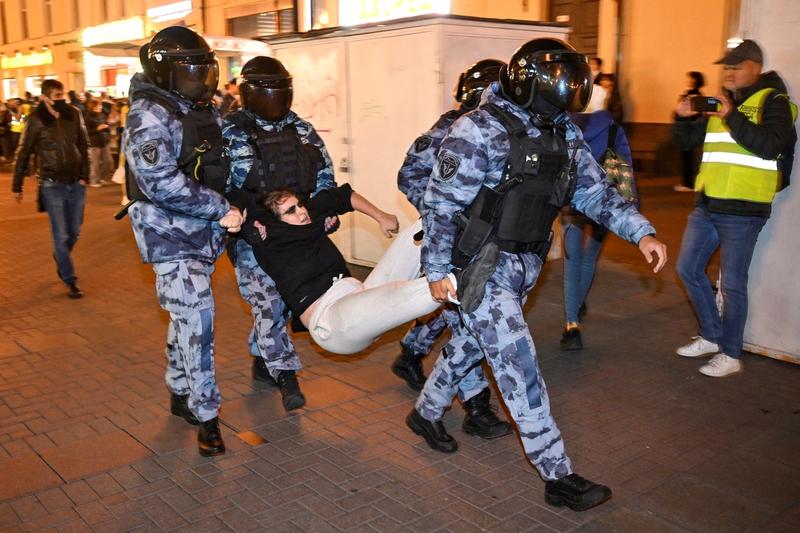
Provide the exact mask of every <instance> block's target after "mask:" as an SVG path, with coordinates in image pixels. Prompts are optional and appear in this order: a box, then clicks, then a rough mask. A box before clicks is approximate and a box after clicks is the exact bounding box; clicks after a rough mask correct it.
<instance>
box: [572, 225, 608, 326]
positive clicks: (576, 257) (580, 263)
mask: <svg viewBox="0 0 800 533" xmlns="http://www.w3.org/2000/svg"><path fill="white" fill-rule="evenodd" d="M589 226H590V227H591V230H592V231H591V233H590V234H589V236H588V237H587V239H586V242H585V243H584V239H583V233H584V232H583V229H584V224H580V223H577V224H572V223H569V224H564V227H563V230H564V233H563V234H564V311H565V313H566V315H567V322H577V321H578V309H579V308H580V306H581V304H583V302H584V300H586V295H587V294H589V287H591V285H592V279H593V278H594V270H595V265H596V263H597V256H598V255H600V247H601V246H602V244H603V238H604V237H605V231H602V230H604V228H603V227H602V226H599V225H596V224H594V223H591V224H589Z"/></svg>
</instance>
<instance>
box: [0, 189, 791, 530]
mask: <svg viewBox="0 0 800 533" xmlns="http://www.w3.org/2000/svg"><path fill="white" fill-rule="evenodd" d="M641 181H642V183H641V185H642V197H643V205H644V211H645V213H646V214H647V215H648V216H650V217H651V219H652V220H653V221H654V222H655V223H656V226H657V227H658V228H659V231H660V234H659V235H660V237H661V238H662V239H663V240H665V242H667V244H668V246H669V247H670V254H671V260H672V261H671V263H670V265H669V266H668V268H667V269H666V271H665V272H664V273H662V274H660V275H658V276H655V275H653V274H652V273H650V272H649V271H648V269H647V265H646V264H645V263H644V261H643V260H642V258H641V256H640V255H639V253H638V251H637V250H636V249H635V248H634V247H632V246H630V245H627V244H625V243H623V242H621V241H620V240H619V239H616V238H609V240H608V242H607V243H606V245H605V250H604V252H603V256H602V259H601V263H600V269H599V272H598V275H597V279H596V280H595V284H594V287H593V289H592V292H591V294H590V296H589V300H588V306H589V314H588V315H587V318H586V322H585V326H584V328H583V335H584V342H585V344H586V346H587V347H586V349H584V350H583V351H581V352H573V353H562V352H559V350H558V341H559V338H560V334H561V327H562V299H561V261H552V262H550V263H549V264H548V265H547V266H546V268H545V271H544V274H543V278H542V279H541V280H540V283H539V286H538V288H537V289H536V290H535V292H534V293H533V294H532V297H531V298H530V302H529V304H528V307H527V315H526V316H527V319H528V321H529V323H530V324H531V326H532V331H533V332H534V336H535V339H536V341H537V348H538V351H539V354H540V365H541V367H542V371H543V373H544V376H545V378H546V380H547V384H548V388H549V391H550V394H551V396H552V404H553V410H554V414H555V417H556V420H557V421H558V424H559V426H560V428H561V430H562V433H563V434H564V436H565V439H566V446H567V450H568V452H569V454H570V456H571V457H572V459H573V462H574V463H575V465H576V468H577V470H578V472H580V473H581V474H582V475H584V476H586V477H589V478H592V479H596V480H598V481H601V482H604V483H607V484H609V485H610V486H611V487H612V488H613V489H614V498H613V499H612V500H611V501H610V502H608V503H607V504H605V505H603V506H601V507H599V508H596V509H593V510H590V511H588V512H585V513H574V512H571V511H569V510H564V509H557V508H552V507H548V506H546V505H545V504H544V501H543V498H542V491H543V487H544V485H543V482H542V481H541V480H540V478H539V477H538V475H537V474H536V472H535V470H534V469H533V468H532V466H531V465H529V464H528V463H527V462H526V461H525V459H524V457H523V454H522V450H521V447H520V444H519V441H518V439H517V438H516V437H507V438H504V439H500V440H495V441H482V440H480V439H477V438H474V437H471V436H467V435H465V434H464V433H463V432H462V431H461V429H460V425H461V420H462V411H461V408H460V407H459V406H458V405H457V402H456V405H455V406H454V407H453V409H452V410H451V411H450V412H449V413H448V414H447V415H446V416H445V424H446V426H447V428H448V430H449V431H451V432H452V433H453V435H454V436H455V438H456V439H457V440H458V441H459V443H460V449H459V451H458V453H456V454H453V455H445V454H441V453H438V452H434V451H431V450H430V449H428V448H427V447H426V446H425V444H424V443H423V441H422V440H421V439H420V438H419V437H417V436H416V435H414V434H413V433H411V432H410V431H409V430H408V429H407V428H406V427H405V425H404V422H403V421H404V417H405V415H406V414H407V412H408V411H409V410H410V409H411V407H412V405H413V401H414V399H415V394H414V393H413V392H412V391H410V390H408V389H406V388H405V386H404V385H403V384H402V383H401V382H400V381H399V380H398V379H397V378H395V377H394V376H393V375H392V374H391V373H390V372H389V365H390V362H391V361H392V360H393V358H394V357H395V356H396V354H397V353H398V346H397V341H398V340H399V338H400V336H401V335H402V333H403V328H399V329H397V330H395V331H393V332H390V333H389V334H387V335H385V336H384V337H382V338H381V339H380V340H379V342H378V343H376V344H375V346H374V347H372V348H370V349H369V350H367V351H365V352H363V353H361V354H357V355H356V356H353V357H343V356H331V355H327V354H325V353H324V352H323V351H322V350H320V349H318V348H316V347H315V346H314V345H313V344H311V343H310V342H309V340H308V336H307V335H303V334H300V335H296V336H295V339H296V343H297V346H298V349H299V351H300V353H301V356H302V359H303V361H304V363H305V365H306V366H305V369H304V370H303V371H302V372H301V373H300V383H301V386H302V388H303V390H304V391H305V393H306V395H307V396H308V400H309V401H308V406H307V407H306V408H304V409H301V410H299V411H296V412H293V413H292V414H286V413H285V412H284V411H283V409H282V407H281V404H280V397H279V393H278V391H277V389H275V388H274V387H270V386H265V385H262V384H258V383H255V382H253V381H252V380H251V378H250V359H249V357H248V354H247V349H246V337H247V334H248V331H249V314H248V310H247V308H246V307H245V305H244V304H243V303H242V301H241V299H240V298H239V296H238V294H237V291H236V286H235V281H234V276H233V272H232V269H231V267H230V264H229V263H228V261H227V259H226V258H222V259H221V260H220V261H219V263H218V270H217V273H216V274H215V284H214V291H215V296H216V301H217V308H218V312H217V322H216V327H217V343H216V348H217V368H218V379H219V384H220V387H221V389H222V394H223V398H224V400H223V410H222V415H221V419H222V422H223V431H224V436H225V442H226V444H227V446H228V453H227V454H225V455H224V456H221V457H217V458H202V457H200V456H199V455H198V454H197V450H196V440H195V439H196V436H195V435H196V433H195V429H194V428H192V427H190V426H188V425H186V424H185V423H184V422H183V421H182V420H179V419H176V418H175V417H173V416H170V414H169V412H168V395H167V391H166V389H165V387H164V385H163V372H164V355H163V344H164V340H165V334H166V327H165V326H166V317H165V316H164V314H163V313H162V312H161V311H160V309H159V308H158V305H157V304H156V301H155V291H154V287H153V273H152V269H151V268H150V267H148V266H144V265H142V264H141V263H140V261H139V259H138V254H137V252H136V246H135V243H134V241H133V237H132V234H131V231H130V227H129V224H128V222H127V221H123V222H116V221H114V220H113V219H112V214H113V213H114V211H115V210H116V209H117V203H118V199H119V198H118V190H117V189H116V188H113V189H112V188H103V189H90V190H88V197H89V200H88V206H87V211H86V222H85V224H84V226H83V232H82V236H81V239H80V241H79V242H78V245H77V247H76V250H75V253H74V258H75V262H76V268H77V272H78V275H79V276H80V286H81V288H82V289H83V290H84V292H85V297H84V298H83V299H81V300H77V301H73V300H70V299H68V298H67V297H66V291H65V290H64V287H63V286H62V285H61V283H60V282H59V281H58V280H57V277H56V275H55V272H54V265H53V262H52V259H51V241H50V235H49V226H48V222H47V218H46V216H44V215H43V214H37V213H36V212H35V208H34V205H35V203H34V200H35V187H34V186H33V185H32V184H30V183H28V191H27V193H26V197H25V201H24V202H23V203H22V204H19V205H17V204H15V203H14V202H13V201H12V199H11V195H10V194H9V192H8V191H9V190H10V177H9V175H8V174H0V190H3V191H6V192H4V193H3V194H0V208H1V209H2V214H0V248H1V249H2V250H3V253H2V255H0V279H2V287H3V290H2V298H0V316H2V318H3V319H2V321H0V473H2V475H0V530H2V531H23V530H25V531H32V530H53V531H55V530H57V531H86V530H94V531H128V530H135V531H149V530H179V531H182V530H185V531H193V532H196V531H216V530H233V531H276V532H282V531H287V532H288V531H315V532H316V531H453V532H459V533H462V532H469V531H498V532H506V531H795V532H796V531H798V530H799V529H800V527H798V524H800V461H798V459H797V457H798V455H797V450H798V449H800V394H798V391H800V368H798V367H796V366H793V365H790V364H788V363H783V362H779V361H775V360H771V359H768V358H764V357H759V356H754V355H746V356H745V357H744V364H745V371H744V372H743V373H742V374H740V375H738V376H735V377H731V378H727V379H722V380H713V379H711V378H706V377H704V376H702V375H700V374H699V373H698V372H697V368H698V367H699V366H700V362H698V361H693V360H687V359H684V358H680V357H677V356H675V355H674V351H673V350H674V348H675V347H676V346H677V345H679V344H681V343H683V342H685V341H686V339H688V337H689V336H691V335H693V334H695V331H696V324H695V319H694V317H693V315H692V312H691V310H690V308H689V306H688V304H687V303H686V300H685V297H684V294H683V292H682V290H681V289H680V285H679V283H678V282H677V279H676V277H675V273H674V259H675V258H676V257H677V252H678V247H679V243H680V236H681V232H682V229H683V226H684V224H685V216H686V214H687V213H688V211H689V210H690V208H691V202H692V200H691V198H690V196H691V195H680V194H678V193H673V192H672V190H671V186H672V185H673V184H674V183H675V180H674V179H673V180H667V179H660V178H659V179H648V180H641ZM787 326H788V325H787ZM432 363H433V361H432V360H430V358H429V360H428V361H426V368H430V365H431V364H432ZM494 402H495V403H496V399H495V400H494Z"/></svg>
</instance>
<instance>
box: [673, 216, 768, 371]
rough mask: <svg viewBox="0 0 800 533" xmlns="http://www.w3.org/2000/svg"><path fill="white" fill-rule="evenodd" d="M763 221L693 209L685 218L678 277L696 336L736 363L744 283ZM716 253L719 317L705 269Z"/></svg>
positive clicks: (743, 314) (743, 316)
mask: <svg viewBox="0 0 800 533" xmlns="http://www.w3.org/2000/svg"><path fill="white" fill-rule="evenodd" d="M766 222H767V217H749V216H741V215H723V214H719V213H709V212H708V211H706V209H705V208H704V207H697V208H695V210H694V211H692V213H691V214H690V215H689V220H688V222H687V224H686V230H685V231H684V233H683V242H682V243H681V253H680V256H679V257H678V276H680V278H681V281H682V282H683V285H684V286H685V287H686V292H687V293H688V294H689V300H690V301H691V303H692V307H693V308H694V311H695V313H696V314H697V318H698V320H699V321H700V336H701V337H703V338H704V339H706V340H708V341H711V342H715V343H717V344H719V348H720V351H722V352H723V353H725V354H726V355H728V356H730V357H733V358H734V359H738V358H739V357H740V356H741V353H742V342H743V340H742V337H743V334H744V325H745V322H746V321H747V280H748V270H749V269H750V261H751V260H752V259H753V249H754V248H755V246H756V241H757V240H758V234H759V233H760V232H761V228H763V227H764V224H765V223H766ZM717 247H719V249H720V269H721V271H722V286H721V287H720V290H721V291H722V297H723V300H724V302H725V303H724V306H723V312H722V318H720V316H719V312H718V311H717V305H716V301H715V298H714V291H713V290H712V288H711V282H710V281H709V279H708V276H706V272H705V270H706V266H707V265H708V260H709V258H710V257H711V254H712V253H714V250H716V249H717Z"/></svg>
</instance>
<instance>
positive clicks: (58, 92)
mask: <svg viewBox="0 0 800 533" xmlns="http://www.w3.org/2000/svg"><path fill="white" fill-rule="evenodd" d="M44 96H46V97H47V98H49V99H50V102H52V101H54V100H63V99H64V89H50V92H49V93H48V94H46V95H44Z"/></svg>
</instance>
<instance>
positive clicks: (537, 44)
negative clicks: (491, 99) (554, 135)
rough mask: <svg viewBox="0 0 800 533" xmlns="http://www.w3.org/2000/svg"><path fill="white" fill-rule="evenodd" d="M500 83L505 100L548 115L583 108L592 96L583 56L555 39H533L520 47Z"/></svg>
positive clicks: (590, 78) (585, 61)
mask: <svg viewBox="0 0 800 533" xmlns="http://www.w3.org/2000/svg"><path fill="white" fill-rule="evenodd" d="M500 82H501V83H500V85H501V87H502V90H503V93H504V96H505V97H506V98H507V99H508V100H511V101H512V102H515V103H517V104H518V105H520V106H521V107H523V108H525V109H528V110H530V111H532V112H533V113H534V114H536V115H544V116H548V117H554V116H555V115H556V114H558V113H560V112H562V111H582V110H583V108H585V107H586V104H587V103H588V102H589V97H590V96H591V95H592V72H591V69H590V68H589V63H588V61H587V60H586V56H585V55H583V54H580V53H578V52H577V51H576V50H575V49H574V48H572V47H571V46H570V45H568V44H567V43H565V42H564V41H560V40H558V39H549V38H543V39H533V40H531V41H528V42H527V43H525V44H523V45H522V46H520V47H519V48H518V49H517V51H516V52H514V55H512V56H511V60H510V61H509V62H508V66H507V67H505V69H504V71H503V72H502V73H501V74H500Z"/></svg>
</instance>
